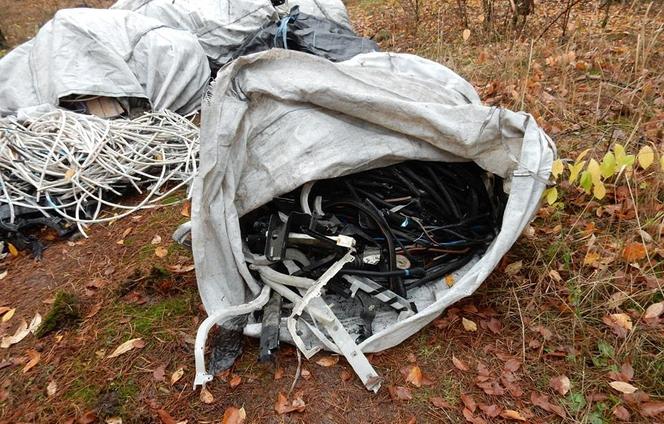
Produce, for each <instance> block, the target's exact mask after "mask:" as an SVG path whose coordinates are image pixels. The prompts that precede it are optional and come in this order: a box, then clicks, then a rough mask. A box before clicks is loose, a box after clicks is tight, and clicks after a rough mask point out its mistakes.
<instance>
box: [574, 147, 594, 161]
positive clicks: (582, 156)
mask: <svg viewBox="0 0 664 424" xmlns="http://www.w3.org/2000/svg"><path fill="white" fill-rule="evenodd" d="M589 151H590V149H586V150H584V151H583V152H581V153H579V156H577V157H576V160H575V161H574V163H579V162H580V161H581V159H583V158H585V157H586V155H587V154H588V152H589Z"/></svg>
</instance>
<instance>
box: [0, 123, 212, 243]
mask: <svg viewBox="0 0 664 424" xmlns="http://www.w3.org/2000/svg"><path fill="white" fill-rule="evenodd" d="M198 150H199V130H198V127H196V126H195V125H194V124H193V123H192V122H191V121H190V120H189V119H188V118H186V117H183V116H180V115H177V114H175V113H173V112H169V111H163V112H152V113H146V114H144V115H142V116H140V117H138V118H136V119H131V120H130V119H117V120H107V119H102V118H98V117H95V116H91V115H82V114H78V113H75V112H70V111H66V110H55V111H52V112H48V113H46V114H43V115H41V116H40V117H38V118H35V119H32V120H30V121H29V122H28V123H26V124H25V125H24V124H21V123H19V122H17V121H16V120H14V119H9V118H5V119H0V205H1V204H7V205H8V206H9V209H10V221H11V222H14V220H15V208H16V207H17V206H21V207H26V208H31V209H35V210H38V211H40V212H41V213H42V214H44V215H45V216H49V217H52V216H61V217H63V218H65V219H67V220H69V221H71V222H74V223H76V224H77V226H78V228H79V230H80V231H81V233H82V234H83V235H85V231H84V226H86V225H87V224H91V223H97V222H107V221H112V220H115V219H118V218H121V217H124V216H127V215H129V214H131V213H133V212H135V211H137V210H139V209H144V208H150V207H154V206H157V205H156V203H157V202H159V201H160V200H162V199H164V198H165V197H167V196H168V195H170V194H171V193H173V192H174V191H175V190H178V189H179V188H180V187H182V186H184V185H186V184H187V183H189V182H190V181H191V179H192V178H193V177H194V174H195V173H196V168H197V161H198ZM168 182H174V184H172V185H171V184H169V185H168V187H165V184H166V183H168ZM128 186H131V187H133V188H134V189H135V190H136V192H138V193H143V189H145V190H146V191H147V195H146V196H145V197H144V198H143V199H142V200H141V202H140V203H139V204H137V205H126V204H122V203H115V202H113V201H111V200H109V197H115V196H118V195H122V194H123V193H122V192H121V191H120V190H122V189H123V188H126V187H128ZM162 189H164V190H165V191H163V192H162ZM188 194H189V193H188ZM91 206H94V211H90V209H91ZM103 206H105V207H112V208H117V209H120V210H121V212H120V213H117V214H113V215H112V216H105V217H102V216H100V213H101V211H102V207H103Z"/></svg>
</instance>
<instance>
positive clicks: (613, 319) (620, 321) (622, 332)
mask: <svg viewBox="0 0 664 424" xmlns="http://www.w3.org/2000/svg"><path fill="white" fill-rule="evenodd" d="M602 322H604V324H606V325H608V326H609V327H610V328H611V330H612V331H613V332H614V333H615V335H616V336H618V337H623V338H624V337H627V334H629V332H630V331H631V330H632V327H633V325H632V319H631V318H630V317H629V315H627V314H623V313H619V314H611V315H606V316H604V317H602Z"/></svg>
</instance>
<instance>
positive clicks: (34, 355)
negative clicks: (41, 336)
mask: <svg viewBox="0 0 664 424" xmlns="http://www.w3.org/2000/svg"><path fill="white" fill-rule="evenodd" d="M28 356H29V357H30V361H29V362H28V363H27V364H25V367H23V373H24V374H25V373H26V372H28V371H30V370H31V369H32V368H33V367H34V366H35V365H37V364H38V363H39V360H40V359H41V353H39V352H37V351H36V350H34V349H30V350H28Z"/></svg>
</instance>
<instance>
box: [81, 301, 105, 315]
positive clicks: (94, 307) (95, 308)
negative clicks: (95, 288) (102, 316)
mask: <svg viewBox="0 0 664 424" xmlns="http://www.w3.org/2000/svg"><path fill="white" fill-rule="evenodd" d="M102 304H103V302H99V303H95V304H94V305H92V308H90V312H88V313H87V314H86V315H85V318H92V317H93V316H95V315H97V313H98V312H99V311H100V310H101V306H102Z"/></svg>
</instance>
